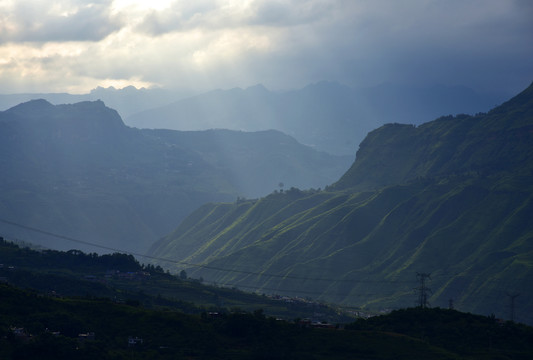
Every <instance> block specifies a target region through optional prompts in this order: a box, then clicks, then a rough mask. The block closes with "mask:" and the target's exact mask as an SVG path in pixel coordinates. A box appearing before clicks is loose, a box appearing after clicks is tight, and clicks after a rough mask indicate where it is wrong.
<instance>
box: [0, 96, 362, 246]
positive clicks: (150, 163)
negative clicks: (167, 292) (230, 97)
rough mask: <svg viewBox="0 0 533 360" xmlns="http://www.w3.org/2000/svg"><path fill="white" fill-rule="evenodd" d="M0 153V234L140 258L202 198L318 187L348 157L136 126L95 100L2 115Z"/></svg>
mask: <svg viewBox="0 0 533 360" xmlns="http://www.w3.org/2000/svg"><path fill="white" fill-rule="evenodd" d="M0 154H2V156H1V158H0V171H1V173H2V177H1V179H0V189H1V191H0V219H3V220H5V221H4V222H2V223H0V231H1V234H2V235H3V236H5V237H6V238H21V239H22V240H24V239H28V238H31V239H32V241H35V242H38V243H40V244H41V245H44V246H48V247H53V248H58V249H70V248H81V249H84V250H88V251H99V252H100V251H102V249H98V248H94V247H90V246H89V247H87V244H83V242H88V243H97V244H99V245H100V246H104V247H105V248H108V249H109V248H111V249H118V250H123V251H134V252H139V253H143V252H144V251H145V250H146V249H147V248H148V247H149V246H150V245H151V243H152V242H153V241H155V240H156V239H158V238H160V237H161V236H163V235H165V234H167V233H168V232H170V231H171V230H172V229H173V228H175V227H176V226H177V224H179V222H180V221H181V219H183V218H184V217H185V216H186V215H188V214H189V213H190V211H192V210H193V209H195V208H197V207H198V206H200V205H202V204H204V203H206V202H212V201H233V200H235V199H236V198H237V197H239V198H246V197H257V196H262V195H265V194H268V193H270V192H272V191H274V190H275V189H278V188H279V185H280V183H283V184H284V185H285V186H287V187H293V186H299V187H315V188H317V187H322V186H325V185H327V184H330V183H331V182H333V181H335V179H337V178H338V177H339V176H340V175H341V174H342V173H344V172H345V171H346V169H347V168H348V167H349V166H350V163H351V162H352V161H353V159H352V158H351V157H340V156H333V155H329V154H326V153H320V152H317V151H316V150H314V149H311V148H309V147H307V146H304V145H301V144H299V143H298V142H296V141H295V140H294V139H293V138H291V137H289V136H287V135H285V134H282V133H280V132H279V131H262V132H254V133H245V132H237V131H229V130H209V131H197V132H180V131H173V130H139V129H134V128H130V127H127V126H126V125H125V124H124V123H123V121H122V119H121V117H120V116H119V114H118V113H117V112H116V111H115V110H113V109H110V108H108V107H106V106H105V104H104V103H103V102H102V101H95V102H80V103H76V104H71V105H52V104H50V103H49V102H47V101H45V100H32V101H29V102H26V103H22V104H19V105H17V106H15V107H12V108H10V109H8V110H6V111H3V112H0ZM14 224H18V225H24V226H26V228H23V227H20V226H18V227H17V226H16V225H14ZM27 227H31V228H36V229H40V230H43V231H44V232H40V233H35V232H29V231H30V230H29V229H27ZM46 232H50V233H55V234H59V235H63V238H62V239H61V238H58V237H51V236H50V235H49V234H46ZM30 235H31V236H30ZM65 237H68V238H70V239H65ZM72 239H74V240H81V241H82V242H81V243H80V242H78V243H73V242H72Z"/></svg>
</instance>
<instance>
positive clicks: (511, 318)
mask: <svg viewBox="0 0 533 360" xmlns="http://www.w3.org/2000/svg"><path fill="white" fill-rule="evenodd" d="M505 295H507V296H508V297H509V300H510V305H509V320H511V321H513V322H514V299H516V298H517V297H519V296H520V294H509V293H505Z"/></svg>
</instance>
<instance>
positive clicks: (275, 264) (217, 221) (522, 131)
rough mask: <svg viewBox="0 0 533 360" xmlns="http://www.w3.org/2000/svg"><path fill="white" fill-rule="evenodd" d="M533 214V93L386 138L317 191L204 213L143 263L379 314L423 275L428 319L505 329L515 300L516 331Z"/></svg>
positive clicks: (410, 296) (405, 297) (528, 272)
mask: <svg viewBox="0 0 533 360" xmlns="http://www.w3.org/2000/svg"><path fill="white" fill-rule="evenodd" d="M532 214H533V85H532V86H530V87H529V88H528V89H526V90H525V91H523V92H522V93H520V94H519V95H517V96H516V97H514V98H513V99H511V100H509V101H508V102H506V103H504V104H502V105H501V106H499V107H497V108H495V109H493V110H492V111H490V112H489V113H487V114H478V115H476V116H467V115H459V116H446V117H441V118H438V119H436V120H434V121H431V122H428V123H425V124H423V125H420V126H418V127H416V126H413V125H401V124H388V125H385V126H382V127H380V128H379V129H376V130H374V131H372V132H371V133H370V134H368V136H367V137H366V138H365V140H364V141H363V142H362V143H361V147H360V149H359V151H358V153H357V157H356V160H355V162H354V163H353V165H352V167H351V168H350V169H349V170H348V171H347V172H346V174H345V175H344V176H342V177H341V178H340V180H339V181H338V182H336V183H335V184H333V185H332V186H330V187H328V188H327V189H326V191H300V190H298V189H291V190H289V191H284V192H282V193H275V194H271V195H269V196H266V197H264V198H261V199H259V200H257V201H245V202H236V203H234V204H227V203H226V204H207V205H204V206H202V207H200V208H199V209H197V210H196V211H195V212H193V213H192V214H191V215H190V216H189V217H188V218H187V219H185V220H184V221H183V222H182V223H181V225H180V226H179V227H178V228H177V229H176V230H175V231H174V232H172V233H170V234H169V235H167V236H166V237H165V238H163V239H162V240H160V241H159V242H158V243H156V244H155V245H154V246H153V247H152V249H151V251H150V254H151V255H153V256H156V257H163V258H171V259H173V260H181V261H186V262H189V263H200V264H203V265H204V266H203V267H198V268H189V269H188V270H187V271H188V272H189V273H190V274H192V275H193V276H197V277H198V276H202V277H203V278H204V279H206V280H208V281H213V282H216V283H217V284H226V285H231V286H237V287H238V286H242V287H244V288H246V289H248V290H250V289H255V290H256V291H258V292H262V291H265V292H267V291H268V292H279V293H282V294H292V295H300V296H302V294H312V295H313V296H314V297H319V298H321V299H323V300H328V301H332V302H334V303H343V304H349V305H353V306H362V307H366V308H373V309H376V310H377V309H381V308H390V307H404V306H412V305H414V304H415V302H416V301H417V297H416V295H415V293H414V291H413V288H415V287H417V286H418V287H420V284H417V282H416V281H417V279H416V274H417V272H418V273H426V274H431V282H430V283H427V284H426V286H427V287H429V288H431V289H432V290H433V292H432V293H430V294H429V293H428V296H429V298H428V300H429V302H430V303H431V305H432V306H441V307H447V306H448V303H449V300H450V299H453V300H454V304H455V306H456V308H458V309H461V310H464V311H472V312H478V313H481V314H490V313H495V314H496V315H497V316H499V317H502V318H508V309H509V308H508V305H509V303H508V299H507V298H506V294H513V293H521V294H522V295H521V303H520V308H521V311H520V314H519V315H518V312H517V319H519V321H524V322H528V323H533V317H532V315H531V312H530V311H527V309H531V308H532V306H533V300H532V299H533V288H532V287H531V286H530V283H531V279H532V278H533V263H532V254H533V242H532V241H531V240H532V239H533V222H532V221H531V218H532ZM161 264H162V265H166V266H169V263H164V262H161ZM176 268H179V266H177V265H176ZM223 269H226V270H223ZM428 281H429V279H428ZM517 306H518V305H517Z"/></svg>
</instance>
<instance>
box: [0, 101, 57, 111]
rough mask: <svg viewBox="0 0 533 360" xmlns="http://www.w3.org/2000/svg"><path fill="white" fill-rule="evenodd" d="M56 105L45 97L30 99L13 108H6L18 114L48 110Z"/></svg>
mask: <svg viewBox="0 0 533 360" xmlns="http://www.w3.org/2000/svg"><path fill="white" fill-rule="evenodd" d="M53 107H54V105H52V104H51V103H49V102H48V101H46V100H44V99H35V100H30V101H27V102H24V103H21V104H18V105H16V106H13V107H12V108H10V109H8V110H6V111H8V112H11V113H15V114H18V115H24V114H26V113H32V112H35V111H46V110H50V109H52V108H53Z"/></svg>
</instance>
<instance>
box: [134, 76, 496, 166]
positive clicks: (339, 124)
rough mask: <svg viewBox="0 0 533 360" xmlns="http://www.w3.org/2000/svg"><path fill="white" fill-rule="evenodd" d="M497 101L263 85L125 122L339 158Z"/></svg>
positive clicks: (468, 93) (458, 92)
mask: <svg viewBox="0 0 533 360" xmlns="http://www.w3.org/2000/svg"><path fill="white" fill-rule="evenodd" d="M497 102H498V101H497V100H496V99H495V98H494V97H492V96H482V95H479V94H477V93H475V92H474V91H472V90H471V89H468V88H464V87H446V86H433V87H424V88H414V87H407V86H399V85H394V84H383V85H381V86H378V87H373V88H368V89H353V88H350V87H347V86H344V85H341V84H338V83H334V82H326V81H323V82H319V83H316V84H311V85H308V86H306V87H304V88H302V89H298V90H292V91H286V92H272V91H269V90H267V89H266V88H265V87H264V86H262V85H256V86H253V87H249V88H247V89H244V90H243V89H240V88H235V89H230V90H214V91H210V92H208V93H204V94H200V95H197V96H193V97H189V98H185V99H182V100H179V101H176V102H173V103H170V104H168V105H165V106H162V107H159V108H154V109H150V110H145V111H142V112H140V113H138V114H134V115H131V116H129V117H126V119H125V121H126V123H127V124H128V125H131V126H135V127H138V128H164V129H176V130H202V129H211V128H226V129H233V130H244V131H257V130H266V129H277V130H280V131H282V132H284V133H286V134H289V135H291V136H292V137H294V138H295V139H297V140H298V141H299V142H301V143H304V144H307V145H310V146H313V147H314V148H316V149H318V150H321V151H326V152H329V153H332V154H339V155H351V154H353V153H354V152H355V151H356V150H357V147H358V145H359V143H360V142H361V140H363V139H364V137H365V136H366V134H367V133H368V132H369V131H371V130H373V129H375V128H377V127H379V126H381V125H383V124H385V123H389V122H401V123H408V124H420V123H423V122H425V121H428V120H429V119H433V118H435V117H437V116H440V115H441V114H443V113H444V114H457V113H471V114H473V113H477V112H480V111H487V110H489V109H490V108H492V107H493V106H494V105H495V104H496V103H497Z"/></svg>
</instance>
